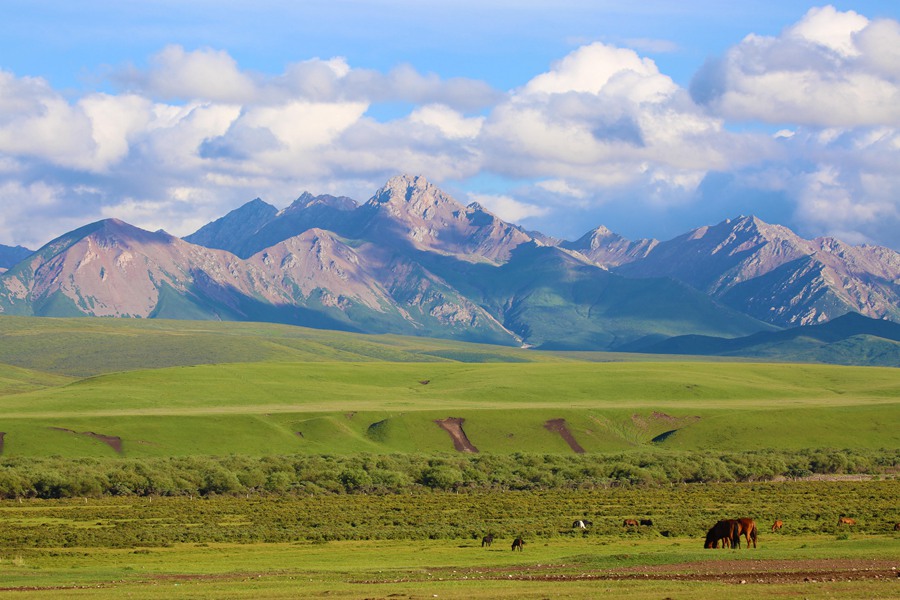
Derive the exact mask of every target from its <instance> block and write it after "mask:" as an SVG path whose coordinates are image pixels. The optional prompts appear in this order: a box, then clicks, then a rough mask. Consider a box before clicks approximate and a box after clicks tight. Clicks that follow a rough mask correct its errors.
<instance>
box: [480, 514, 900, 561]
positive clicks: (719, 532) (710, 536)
mask: <svg viewBox="0 0 900 600" xmlns="http://www.w3.org/2000/svg"><path fill="white" fill-rule="evenodd" d="M837 524H838V526H841V525H851V526H852V525H856V520H855V519H851V518H850V517H844V516H841V517H838V522H837ZM592 525H593V523H592V522H591V521H587V520H585V519H578V520H576V521H575V522H573V523H572V528H573V529H587V528H588V527H590V526H592ZM622 526H623V527H625V528H626V529H627V528H629V527H641V526H644V527H652V526H653V521H652V520H651V519H625V520H624V521H623V522H622ZM782 527H784V521H782V520H781V519H776V520H775V522H774V523H772V531H773V532H775V531H778V530H780V529H781V528H782ZM894 531H900V523H897V524H896V525H894ZM742 536H743V538H744V539H745V540H746V542H747V548H749V547H750V544H753V547H754V548H756V537H757V527H756V521H754V520H753V519H751V518H749V517H744V518H742V519H722V520H720V521H718V522H717V523H716V524H715V525H713V526H712V527H710V529H709V531H707V532H706V540H704V542H703V547H704V548H718V547H719V546H720V545H721V547H722V548H731V549H735V548H740V547H741V537H742ZM493 543H494V534H492V533H489V534H487V535H486V536H484V537H483V538H481V547H482V548H484V547H490V546H491V544H493ZM524 546H525V541H524V540H523V539H522V538H521V537H517V538H516V539H514V540H513V543H512V549H513V551H515V550H518V551H519V552H522V550H523V548H524Z"/></svg>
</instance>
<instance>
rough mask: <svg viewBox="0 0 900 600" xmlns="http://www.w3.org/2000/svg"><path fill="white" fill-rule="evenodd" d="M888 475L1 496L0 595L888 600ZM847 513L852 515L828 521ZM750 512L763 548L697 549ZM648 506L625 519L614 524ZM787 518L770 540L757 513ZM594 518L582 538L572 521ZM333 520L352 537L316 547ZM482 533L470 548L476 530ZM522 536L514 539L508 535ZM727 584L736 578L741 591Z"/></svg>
mask: <svg viewBox="0 0 900 600" xmlns="http://www.w3.org/2000/svg"><path fill="white" fill-rule="evenodd" d="M898 493H900V481H897V480H890V481H879V482H868V483H860V482H794V483H781V484H754V485H750V484H742V485H738V484H730V485H723V486H700V485H692V486H678V487H673V488H656V489H626V488H618V489H610V490H598V491H593V492H584V491H571V492H552V493H543V494H525V493H503V494H462V495H457V494H424V495H422V494H418V495H415V494H414V495H399V496H398V495H392V496H375V497H368V498H367V497H363V496H336V497H325V498H323V497H307V498H279V497H252V498H234V497H231V498H228V497H220V498H210V499H207V500H189V499H187V498H169V499H166V498H155V499H153V500H150V499H147V498H143V499H104V500H89V501H87V502H82V501H81V500H70V501H26V502H24V503H17V502H3V503H0V532H2V534H0V540H2V549H0V581H2V584H0V595H4V596H5V595H9V596H10V597H21V594H22V592H23V591H26V590H31V591H35V592H37V593H38V594H41V593H44V594H58V593H65V594H67V595H74V596H78V595H85V596H86V595H90V596H91V597H92V598H123V597H133V598H150V597H190V598H242V597H259V598H263V597H264V598H290V597H301V596H302V597H321V598H422V597H434V596H435V595H437V597H438V598H476V599H480V598H485V599H486V598H547V597H550V598H585V599H586V598H596V597H598V596H603V595H610V596H627V597H630V598H661V597H662V598H664V597H672V598H678V597H690V598H699V599H705V598H718V597H721V595H722V594H723V593H729V594H733V593H735V592H739V593H741V594H749V595H754V596H760V595H762V596H765V597H787V598H791V597H825V596H827V597H837V598H860V597H865V598H892V597H896V594H897V584H898V582H897V575H896V570H892V569H896V568H900V563H898V557H900V534H898V533H894V532H893V531H892V527H891V520H892V519H896V518H897V517H898V513H897V507H896V505H895V504H893V500H895V499H896V497H897V494H898ZM847 509H850V510H851V511H852V513H849V514H853V515H854V516H855V517H856V518H857V520H858V526H857V528H856V529H853V530H844V529H841V528H840V527H839V526H838V525H837V524H836V515H837V514H838V513H839V512H841V511H842V510H847ZM737 514H743V515H753V516H754V517H755V518H756V519H757V522H758V523H759V524H760V526H761V532H760V536H759V540H758V547H757V548H755V549H752V548H751V549H748V548H742V549H740V550H722V549H719V550H704V549H702V541H703V533H704V531H705V529H706V527H707V526H708V525H709V524H710V523H712V522H714V521H715V520H716V519H718V518H722V517H723V516H726V515H737ZM637 517H640V518H646V517H651V518H652V520H653V521H654V525H653V526H651V527H640V528H636V529H635V528H626V527H623V525H622V519H623V518H637ZM775 517H778V518H782V519H783V520H784V521H785V523H786V525H785V527H784V529H782V531H780V532H778V533H770V532H769V531H768V525H769V523H770V519H773V518H775ZM574 518H589V519H591V520H592V521H593V525H592V526H591V527H590V528H589V529H588V530H586V531H581V530H575V529H572V527H571V524H572V519H574ZM328 531H332V532H334V533H341V534H342V535H348V534H349V535H351V536H354V538H355V539H347V540H344V541H328V540H326V539H322V537H321V536H322V533H323V532H324V533H327V532H328ZM488 531H492V532H494V533H495V534H496V538H497V539H496V541H495V543H494V544H493V545H492V546H491V547H488V548H483V547H481V544H480V541H479V540H480V538H481V536H482V535H483V533H485V532H488ZM517 535H521V536H522V537H523V538H524V539H525V541H526V543H525V550H524V552H521V553H518V552H516V553H514V552H512V551H511V550H510V541H511V540H512V538H513V537H514V536H517ZM736 586H742V587H740V588H737V587H736Z"/></svg>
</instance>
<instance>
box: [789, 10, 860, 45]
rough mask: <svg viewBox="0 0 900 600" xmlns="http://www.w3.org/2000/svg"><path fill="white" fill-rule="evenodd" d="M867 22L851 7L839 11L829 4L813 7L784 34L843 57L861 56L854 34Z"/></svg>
mask: <svg viewBox="0 0 900 600" xmlns="http://www.w3.org/2000/svg"><path fill="white" fill-rule="evenodd" d="M868 24H869V20H868V19H867V18H865V17H864V16H862V15H860V14H858V13H855V12H853V11H852V10H850V11H847V12H840V11H838V10H836V9H835V8H834V7H833V6H831V5H828V6H823V7H821V8H811V9H810V10H809V12H807V13H806V15H805V16H804V17H803V19H801V20H800V21H799V22H798V23H797V24H796V25H794V26H792V27H790V28H788V30H787V31H786V32H785V36H786V37H789V38H797V39H799V40H803V41H806V42H811V43H813V44H816V45H819V46H822V47H824V48H828V49H830V50H832V51H834V52H836V53H838V54H839V55H841V56H844V57H850V56H859V54H860V51H859V49H858V48H857V46H856V44H855V43H854V41H853V36H854V35H855V34H857V33H859V32H860V31H861V30H863V29H865V27H866V26H867V25H868Z"/></svg>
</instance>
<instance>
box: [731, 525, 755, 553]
mask: <svg viewBox="0 0 900 600" xmlns="http://www.w3.org/2000/svg"><path fill="white" fill-rule="evenodd" d="M735 521H737V524H738V537H740V536H744V537H745V538H746V539H747V547H748V548H749V547H750V542H753V547H754V548H756V521H754V520H753V519H750V518H747V517H744V518H743V519H735ZM740 547H741V542H740V540H738V548H740Z"/></svg>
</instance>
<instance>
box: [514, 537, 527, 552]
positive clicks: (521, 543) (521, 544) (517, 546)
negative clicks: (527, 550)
mask: <svg viewBox="0 0 900 600" xmlns="http://www.w3.org/2000/svg"><path fill="white" fill-rule="evenodd" d="M524 546H525V540H523V539H522V538H520V537H517V538H516V539H514V540H513V543H512V549H513V550H518V551H519V552H521V551H522V548H523V547H524Z"/></svg>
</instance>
